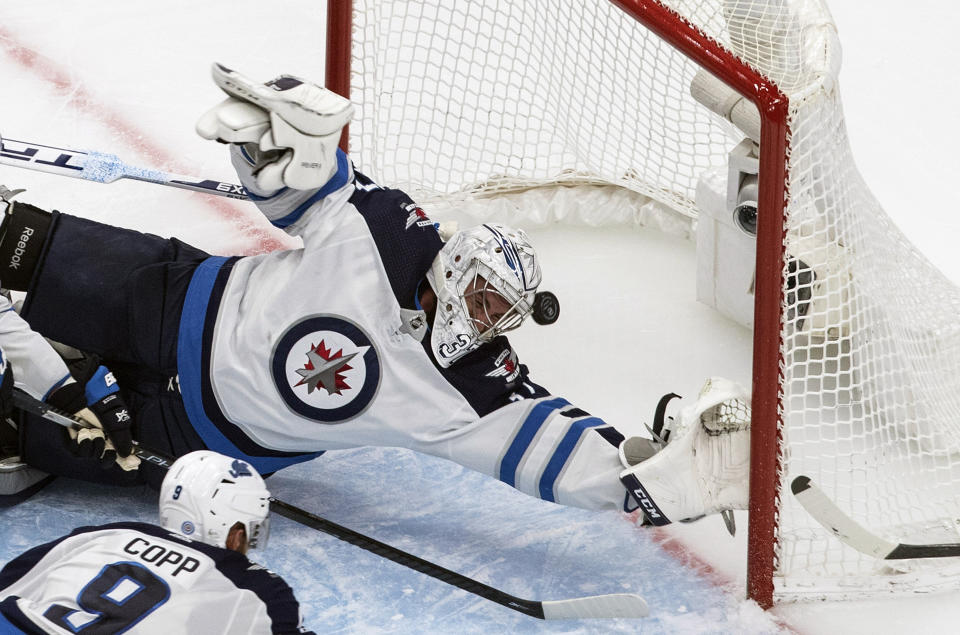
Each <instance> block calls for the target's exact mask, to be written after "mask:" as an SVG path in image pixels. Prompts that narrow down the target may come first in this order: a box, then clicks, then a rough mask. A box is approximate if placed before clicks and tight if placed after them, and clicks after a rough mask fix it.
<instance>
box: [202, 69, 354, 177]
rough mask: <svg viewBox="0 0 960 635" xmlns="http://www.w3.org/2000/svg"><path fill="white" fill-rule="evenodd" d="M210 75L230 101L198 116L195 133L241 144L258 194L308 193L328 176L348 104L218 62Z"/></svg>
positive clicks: (301, 84)
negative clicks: (285, 189)
mask: <svg viewBox="0 0 960 635" xmlns="http://www.w3.org/2000/svg"><path fill="white" fill-rule="evenodd" d="M212 73H213V81H214V82H216V84H217V86H219V87H220V88H221V89H223V91H224V92H225V93H227V94H228V95H230V97H229V98H227V99H226V100H224V101H223V102H221V103H220V104H217V105H216V106H214V107H213V108H212V109H210V110H209V111H207V112H206V113H205V114H204V115H203V116H202V117H201V118H200V120H199V121H198V122H197V134H199V135H200V136H201V137H203V138H205V139H216V140H219V141H223V142H226V143H237V144H244V145H245V148H246V149H247V152H248V153H249V154H250V155H251V158H252V159H253V160H254V162H255V166H254V176H255V177H256V180H257V187H258V188H260V190H262V191H263V192H275V191H276V190H279V189H281V188H283V187H289V188H292V189H295V190H311V189H316V188H319V187H322V186H323V185H324V184H325V183H326V182H327V181H329V180H330V179H331V178H332V177H333V175H334V174H335V173H336V171H337V145H338V143H339V141H340V132H341V131H342V130H343V127H344V126H345V125H347V123H349V121H350V118H351V117H352V116H353V104H351V103H350V100H348V99H346V98H344V97H341V96H340V95H337V94H336V93H334V92H331V91H329V90H327V89H326V88H321V87H320V86H316V85H314V84H311V83H309V82H306V81H304V80H302V79H298V78H296V77H292V76H289V75H281V76H280V77H277V78H276V79H273V80H271V81H269V82H267V83H266V84H258V83H254V82H252V81H251V80H249V79H247V78H246V77H244V76H243V75H241V74H239V73H237V72H235V71H232V70H230V69H229V68H227V67H225V66H222V65H220V64H214V65H213V69H212Z"/></svg>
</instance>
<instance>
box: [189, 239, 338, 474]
mask: <svg viewBox="0 0 960 635" xmlns="http://www.w3.org/2000/svg"><path fill="white" fill-rule="evenodd" d="M228 260H229V258H224V257H222V256H213V257H210V258H208V259H206V260H204V261H203V262H202V263H201V264H200V265H199V266H198V267H197V269H196V271H195V272H194V274H193V277H192V278H191V279H190V286H189V287H188V288H187V296H186V299H185V300H184V303H183V313H182V315H181V317H180V331H179V337H178V338H177V372H178V373H179V374H180V394H181V396H182V397H183V405H184V408H185V409H186V411H187V417H188V418H189V419H190V423H192V424H193V427H194V429H195V430H196V432H197V434H198V435H200V438H201V439H203V443H204V445H206V446H207V448H209V449H211V450H214V451H216V452H220V453H221V454H226V455H227V456H232V457H234V458H238V459H242V460H244V461H246V462H248V463H250V465H252V466H253V467H255V468H256V469H257V471H258V472H260V473H261V474H267V473H270V472H276V471H277V470H279V469H282V468H284V467H287V466H290V465H293V464H295V463H302V462H303V461H309V460H310V459H313V458H315V457H317V456H319V455H320V454H322V452H319V453H311V454H298V455H294V456H282V457H267V456H250V455H248V454H246V453H245V452H243V451H241V450H240V449H239V448H238V447H237V446H236V445H235V444H234V443H233V442H231V441H230V439H228V438H227V437H226V436H225V435H224V433H223V432H221V431H220V429H219V428H218V427H217V425H216V424H215V423H214V422H213V421H212V420H211V419H210V417H209V416H208V415H207V412H206V409H205V408H204V406H203V388H202V386H203V370H202V369H203V354H204V351H203V349H204V346H203V331H204V326H205V320H206V316H207V308H208V305H209V303H210V296H211V293H212V292H213V288H214V284H215V283H216V281H217V276H218V274H219V272H220V268H221V267H223V265H224V264H225V263H226V262H227V261H228Z"/></svg>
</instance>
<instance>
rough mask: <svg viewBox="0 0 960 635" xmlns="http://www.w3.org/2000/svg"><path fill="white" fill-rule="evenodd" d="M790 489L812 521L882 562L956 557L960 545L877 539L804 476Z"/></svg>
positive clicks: (791, 485)
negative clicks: (918, 543)
mask: <svg viewBox="0 0 960 635" xmlns="http://www.w3.org/2000/svg"><path fill="white" fill-rule="evenodd" d="M790 489H791V490H792V491H793V495H794V496H796V498H797V501H799V502H800V504H801V505H802V506H803V508H804V509H805V510H807V513H809V514H810V515H811V516H813V518H814V520H816V521H817V522H818V523H820V524H821V525H823V527H824V529H826V530H827V531H829V532H830V533H832V534H833V535H834V536H836V537H837V538H839V539H840V542H842V543H843V544H845V545H848V546H850V547H853V548H854V549H856V550H857V551H859V552H860V553H865V554H867V555H868V556H873V557H874V558H879V559H882V560H906V559H908V558H951V557H955V556H960V543H944V544H929V545H914V544H907V543H902V542H892V541H889V540H885V539H883V538H881V537H880V536H878V535H876V534H874V533H873V532H872V531H870V530H869V529H867V528H866V527H864V526H863V525H861V524H860V523H858V522H857V521H855V520H854V519H853V518H851V517H850V516H848V515H847V514H846V513H844V512H843V510H841V509H840V508H839V507H837V505H836V503H834V502H833V501H832V500H830V498H829V497H828V496H827V495H826V494H824V493H823V490H821V489H820V488H819V487H817V486H816V484H814V482H813V481H811V480H810V477H808V476H798V477H797V478H795V479H793V481H792V482H791V483H790Z"/></svg>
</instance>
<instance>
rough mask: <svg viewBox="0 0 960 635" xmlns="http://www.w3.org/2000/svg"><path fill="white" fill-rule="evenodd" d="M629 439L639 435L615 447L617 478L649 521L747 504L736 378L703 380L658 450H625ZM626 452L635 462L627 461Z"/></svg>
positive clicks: (744, 431) (746, 404)
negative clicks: (618, 466) (618, 448)
mask: <svg viewBox="0 0 960 635" xmlns="http://www.w3.org/2000/svg"><path fill="white" fill-rule="evenodd" d="M635 440H637V441H639V440H641V439H639V438H636V437H634V438H633V439H627V440H626V441H624V443H623V444H622V446H621V452H620V456H621V461H622V462H623V463H624V467H625V468H626V469H625V470H623V472H621V473H620V480H621V481H622V482H623V484H624V486H625V487H626V488H627V491H628V492H630V494H631V495H632V496H633V498H634V499H635V500H636V502H637V504H638V505H639V506H640V509H641V510H642V511H643V513H644V515H646V517H647V519H648V520H649V521H650V523H651V524H653V525H666V524H668V523H671V522H674V521H678V520H694V519H696V518H699V517H701V516H704V515H706V514H713V513H716V512H722V511H726V510H733V509H746V508H747V504H748V502H749V489H750V488H749V483H750V401H749V398H748V396H747V393H746V391H745V390H744V389H743V388H742V387H740V386H739V385H737V384H736V383H734V382H732V381H729V380H726V379H719V378H713V379H710V380H708V381H707V383H706V384H705V385H704V387H703V389H702V390H701V391H700V396H699V398H698V399H697V401H696V403H694V404H693V405H691V406H688V407H686V408H684V409H682V410H681V411H680V413H679V415H678V422H677V426H676V429H674V430H673V431H672V432H671V434H670V437H669V441H668V442H667V445H666V446H665V447H664V448H663V449H662V450H660V451H658V452H655V453H654V452H644V451H637V449H638V448H632V449H631V448H630V444H631V442H632V441H635ZM634 445H639V444H634ZM639 449H642V448H639ZM631 454H633V455H637V456H638V458H639V460H640V462H639V463H637V464H635V465H633V464H632V463H633V461H632V460H629V457H630V455H631ZM651 454H652V456H651Z"/></svg>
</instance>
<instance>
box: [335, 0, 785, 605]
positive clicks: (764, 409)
mask: <svg viewBox="0 0 960 635" xmlns="http://www.w3.org/2000/svg"><path fill="white" fill-rule="evenodd" d="M614 4H616V5H617V6H619V7H620V8H621V9H622V10H623V11H624V12H626V13H627V14H628V15H630V16H632V17H633V18H635V19H636V20H637V21H639V22H640V23H642V24H643V25H644V26H646V27H647V28H648V29H650V30H651V31H653V32H654V33H656V34H657V35H658V36H660V37H661V38H662V39H664V40H665V41H667V42H669V43H670V44H671V45H672V46H673V47H675V48H676V49H677V50H679V51H681V52H682V53H683V54H684V55H686V56H688V57H689V58H691V59H692V60H694V61H695V62H696V63H697V64H699V65H700V66H701V67H702V68H704V69H706V70H707V71H709V72H710V73H711V74H713V75H714V76H716V77H718V78H722V79H723V81H724V82H725V83H727V84H728V85H729V86H730V87H731V88H733V89H734V90H736V91H737V92H739V93H740V94H741V95H743V96H745V97H747V98H748V99H749V100H750V101H752V102H753V103H754V104H755V105H756V106H757V109H758V110H759V112H760V114H761V133H760V137H761V138H760V156H761V167H760V173H759V200H758V216H759V217H760V218H762V219H763V220H762V221H760V222H759V223H758V228H757V256H756V263H757V265H756V271H757V277H756V301H755V302H756V304H755V309H754V312H755V316H756V318H755V319H756V326H755V329H754V347H753V360H754V361H753V386H752V391H753V396H752V407H753V426H752V438H751V478H750V527H749V547H748V554H749V555H748V557H749V564H748V570H749V575H748V595H749V597H751V598H753V599H755V600H756V601H757V602H758V603H760V605H761V606H764V607H770V606H772V604H773V566H774V530H775V515H776V497H777V492H778V483H779V460H780V459H779V454H780V432H779V414H778V413H779V404H780V380H779V377H780V367H781V364H782V359H781V354H780V347H781V340H780V332H781V329H780V317H781V310H780V307H781V302H782V289H783V285H784V282H783V275H782V272H783V270H784V264H783V261H784V222H783V218H784V206H785V199H786V169H787V158H786V157H787V138H788V129H787V108H788V101H787V97H786V96H785V95H784V94H783V93H782V92H781V91H780V90H779V89H778V88H777V86H776V85H775V84H773V83H772V82H770V81H769V80H768V79H767V78H765V77H763V76H762V75H761V74H760V73H758V72H757V71H756V70H754V69H753V68H751V67H750V66H748V65H747V64H746V63H745V62H743V61H742V60H741V59H739V58H738V57H736V55H734V54H733V53H732V52H730V51H729V50H727V49H725V48H724V47H722V46H720V45H719V44H718V43H717V42H716V41H714V40H712V39H711V38H709V37H707V36H706V35H705V34H704V33H703V32H702V31H700V30H698V29H697V28H695V27H694V26H693V25H691V24H690V23H689V22H688V21H686V20H685V19H683V18H682V17H681V16H679V15H678V14H677V13H675V12H673V11H671V10H670V9H668V8H666V7H664V6H663V5H662V4H660V3H659V2H656V1H655V0H614ZM352 33H353V2H352V0H328V3H327V55H326V86H327V87H328V88H330V89H331V90H333V91H335V92H337V93H339V94H341V95H343V96H345V97H350V77H351V55H350V54H349V52H350V50H351V34H352ZM345 52H346V53H347V54H344V53H345ZM348 134H349V133H348V131H344V137H343V139H342V140H341V147H343V148H344V149H345V150H346V149H347V147H348V146H347V137H348Z"/></svg>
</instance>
